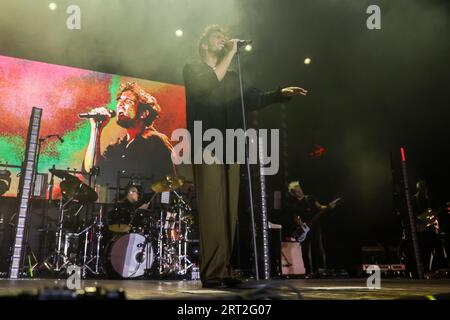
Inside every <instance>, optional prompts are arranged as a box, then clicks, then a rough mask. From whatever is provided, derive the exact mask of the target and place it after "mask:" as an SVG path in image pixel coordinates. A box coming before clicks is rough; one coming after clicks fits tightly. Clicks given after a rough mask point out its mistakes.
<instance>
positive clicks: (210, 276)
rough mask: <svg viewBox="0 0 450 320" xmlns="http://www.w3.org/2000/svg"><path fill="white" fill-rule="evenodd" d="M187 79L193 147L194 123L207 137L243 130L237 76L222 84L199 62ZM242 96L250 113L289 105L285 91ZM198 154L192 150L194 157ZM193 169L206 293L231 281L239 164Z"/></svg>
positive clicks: (246, 92) (231, 74)
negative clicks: (273, 105)
mask: <svg viewBox="0 0 450 320" xmlns="http://www.w3.org/2000/svg"><path fill="white" fill-rule="evenodd" d="M183 77H184V82H185V87H186V113H187V128H188V130H189V131H190V133H191V141H194V129H193V128H194V121H201V122H202V131H203V132H204V131H205V130H207V129H210V128H215V129H219V130H220V131H221V132H222V133H223V134H224V133H225V130H226V129H237V128H240V127H241V126H242V111H241V103H240V88H239V78H238V75H237V73H235V72H227V74H226V75H225V77H224V78H223V79H222V81H219V80H218V79H217V76H216V74H215V72H214V70H213V69H212V68H211V67H210V66H208V65H207V64H205V63H203V62H198V63H192V64H187V65H186V66H185V67H184V70H183ZM244 95H245V103H246V108H247V111H252V110H257V109H260V108H262V107H265V106H267V105H269V104H271V103H275V102H281V101H285V100H289V98H283V97H282V95H281V90H275V91H273V92H269V93H263V92H261V91H259V90H258V89H256V88H252V87H248V86H245V89H244ZM224 137H225V134H224ZM198 151H199V150H192V151H191V154H192V155H194V153H195V152H198ZM224 155H225V152H224ZM224 160H225V159H224ZM193 169H194V182H195V187H196V195H197V208H198V223H199V235H200V258H199V264H200V278H201V280H202V283H203V285H204V286H206V287H207V286H209V285H210V284H213V285H215V284H219V283H221V282H226V279H229V278H230V276H231V267H230V258H231V253H232V249H233V242H234V237H235V232H236V223H237V211H238V198H239V180H240V179H239V178H240V177H239V164H231V165H226V164H212V165H207V164H198V165H196V164H194V165H193Z"/></svg>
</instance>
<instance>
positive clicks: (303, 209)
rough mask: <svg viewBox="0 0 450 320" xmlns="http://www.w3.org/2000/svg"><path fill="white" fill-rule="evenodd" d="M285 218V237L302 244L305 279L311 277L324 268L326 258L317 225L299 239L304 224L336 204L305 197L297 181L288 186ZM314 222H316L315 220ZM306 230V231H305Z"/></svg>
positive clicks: (319, 229)
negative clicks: (326, 204)
mask: <svg viewBox="0 0 450 320" xmlns="http://www.w3.org/2000/svg"><path fill="white" fill-rule="evenodd" d="M288 190H289V195H288V199H287V217H286V219H285V221H284V223H283V230H284V232H285V234H284V235H285V236H287V237H290V238H295V239H296V240H297V241H303V242H302V256H303V262H304V265H305V271H306V277H312V276H313V274H315V273H317V271H318V269H319V268H326V256H325V250H324V248H323V241H322V231H321V227H320V224H319V223H316V224H314V226H312V225H311V226H308V228H310V230H309V232H308V233H307V236H306V238H305V239H304V240H303V239H299V237H301V236H302V233H303V232H304V231H303V230H304V228H302V227H304V226H305V224H306V225H308V223H309V222H310V221H312V220H313V219H314V217H316V216H318V215H320V214H322V213H323V212H324V210H328V209H332V208H334V207H335V206H336V202H332V203H330V204H329V205H328V206H324V205H322V204H320V203H319V202H318V201H317V200H316V199H315V198H314V196H312V195H306V194H305V193H304V192H303V190H302V188H301V186H300V183H299V182H298V181H292V182H291V183H289V186H288ZM315 222H318V221H317V219H315ZM306 230H307V229H306Z"/></svg>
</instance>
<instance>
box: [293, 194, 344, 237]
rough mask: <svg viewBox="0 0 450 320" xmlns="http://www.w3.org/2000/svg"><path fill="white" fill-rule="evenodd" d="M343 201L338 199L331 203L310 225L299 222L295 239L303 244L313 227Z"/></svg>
mask: <svg viewBox="0 0 450 320" xmlns="http://www.w3.org/2000/svg"><path fill="white" fill-rule="evenodd" d="M342 201H343V199H342V198H336V199H335V200H333V201H331V202H330V203H329V204H328V206H327V207H326V208H325V209H322V210H320V211H319V212H318V213H317V214H316V215H315V216H314V217H313V218H312V219H311V220H310V221H309V222H308V223H305V222H299V227H298V228H297V230H296V234H295V238H296V239H297V241H300V242H303V241H305V239H306V236H307V235H308V232H309V231H310V230H311V227H312V226H313V225H314V224H315V223H316V222H317V221H318V220H319V219H320V218H321V217H322V216H323V215H324V214H325V213H326V212H328V211H330V210H331V209H333V208H335V207H336V206H337V205H338V204H339V203H341V202H342Z"/></svg>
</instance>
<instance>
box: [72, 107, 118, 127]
mask: <svg viewBox="0 0 450 320" xmlns="http://www.w3.org/2000/svg"><path fill="white" fill-rule="evenodd" d="M78 116H79V117H80V118H83V119H90V120H91V124H92V125H95V122H96V121H99V122H101V128H104V127H105V126H106V125H107V124H108V122H109V120H110V119H111V118H114V117H115V116H116V112H115V111H114V110H109V109H106V108H105V107H100V108H95V109H92V110H91V111H90V112H88V113H80V114H79V115H78Z"/></svg>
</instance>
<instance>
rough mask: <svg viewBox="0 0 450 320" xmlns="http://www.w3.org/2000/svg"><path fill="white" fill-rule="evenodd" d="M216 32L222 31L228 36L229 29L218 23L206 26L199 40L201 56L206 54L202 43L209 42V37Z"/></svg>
mask: <svg viewBox="0 0 450 320" xmlns="http://www.w3.org/2000/svg"><path fill="white" fill-rule="evenodd" d="M214 32H220V33H222V34H223V35H225V37H226V38H228V31H227V30H226V29H225V28H223V27H221V26H219V25H218V24H213V25H210V26H207V27H205V29H204V30H203V33H202V35H201V37H200V39H199V41H198V54H199V55H200V57H201V58H203V57H204V55H205V50H204V49H203V48H202V45H203V44H207V43H208V40H209V37H210V36H211V35H212V34H213V33H214Z"/></svg>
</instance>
